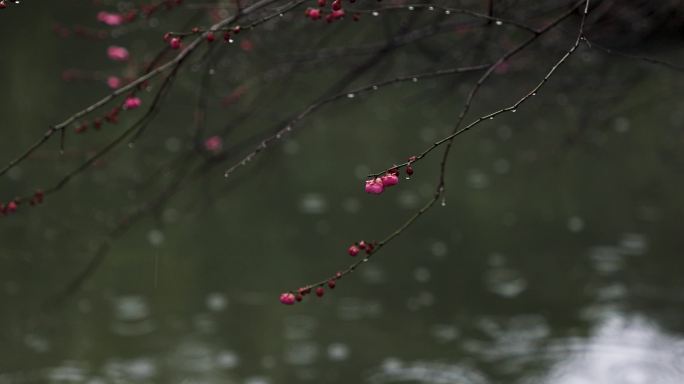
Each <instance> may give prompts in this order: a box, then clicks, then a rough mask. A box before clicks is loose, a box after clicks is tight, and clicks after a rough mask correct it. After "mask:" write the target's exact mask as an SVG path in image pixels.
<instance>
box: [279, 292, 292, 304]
mask: <svg viewBox="0 0 684 384" xmlns="http://www.w3.org/2000/svg"><path fill="white" fill-rule="evenodd" d="M295 300H296V298H295V295H294V293H292V292H285V293H281V294H280V302H281V303H283V304H285V305H292V304H294V303H295Z"/></svg>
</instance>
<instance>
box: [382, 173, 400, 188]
mask: <svg viewBox="0 0 684 384" xmlns="http://www.w3.org/2000/svg"><path fill="white" fill-rule="evenodd" d="M380 179H381V180H382V185H383V187H391V186H393V185H397V184H399V177H398V176H397V175H396V174H394V173H388V174H386V175H383V176H382V177H380Z"/></svg>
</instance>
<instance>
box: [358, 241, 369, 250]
mask: <svg viewBox="0 0 684 384" xmlns="http://www.w3.org/2000/svg"><path fill="white" fill-rule="evenodd" d="M366 246H368V244H366V242H365V241H363V240H361V241H359V248H361V249H366Z"/></svg>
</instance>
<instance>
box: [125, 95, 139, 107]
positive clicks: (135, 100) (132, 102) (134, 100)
mask: <svg viewBox="0 0 684 384" xmlns="http://www.w3.org/2000/svg"><path fill="white" fill-rule="evenodd" d="M140 105H142V100H140V98H139V97H136V96H131V97H129V98H127V99H126V101H124V104H123V107H124V109H136V108H138V107H140Z"/></svg>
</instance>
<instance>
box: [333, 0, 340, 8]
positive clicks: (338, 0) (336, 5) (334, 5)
mask: <svg viewBox="0 0 684 384" xmlns="http://www.w3.org/2000/svg"><path fill="white" fill-rule="evenodd" d="M332 9H333V11H339V10H340V9H342V2H341V1H340V0H335V1H333V2H332Z"/></svg>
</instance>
